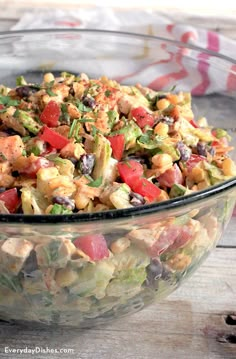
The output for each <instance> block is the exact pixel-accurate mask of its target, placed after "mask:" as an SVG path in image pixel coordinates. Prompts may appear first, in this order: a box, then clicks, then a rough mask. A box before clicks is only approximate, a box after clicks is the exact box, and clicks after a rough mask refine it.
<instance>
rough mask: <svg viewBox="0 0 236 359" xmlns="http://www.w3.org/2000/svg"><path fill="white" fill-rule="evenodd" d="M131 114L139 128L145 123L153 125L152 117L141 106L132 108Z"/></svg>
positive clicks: (145, 124)
mask: <svg viewBox="0 0 236 359" xmlns="http://www.w3.org/2000/svg"><path fill="white" fill-rule="evenodd" d="M131 115H132V117H133V118H134V119H135V121H136V122H137V125H138V126H139V127H140V128H144V127H145V126H147V125H148V126H150V127H153V125H154V117H153V116H152V115H151V114H150V113H148V112H147V111H146V110H145V108H143V107H141V106H139V107H136V108H133V109H132V110H131Z"/></svg>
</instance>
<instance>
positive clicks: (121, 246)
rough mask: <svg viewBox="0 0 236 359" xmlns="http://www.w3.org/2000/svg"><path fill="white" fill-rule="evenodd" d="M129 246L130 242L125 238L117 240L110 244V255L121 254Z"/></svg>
mask: <svg viewBox="0 0 236 359" xmlns="http://www.w3.org/2000/svg"><path fill="white" fill-rule="evenodd" d="M129 246H130V240H129V239H128V238H126V237H122V238H119V239H117V241H115V242H113V243H112V244H111V251H112V253H115V254H116V253H117V254H118V253H122V252H124V251H125V250H126V249H127V248H128V247H129Z"/></svg>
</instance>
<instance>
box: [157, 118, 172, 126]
mask: <svg viewBox="0 0 236 359" xmlns="http://www.w3.org/2000/svg"><path fill="white" fill-rule="evenodd" d="M158 122H163V123H166V124H167V125H173V123H174V119H173V118H172V117H169V116H163V117H161V118H160V119H159V121H158Z"/></svg>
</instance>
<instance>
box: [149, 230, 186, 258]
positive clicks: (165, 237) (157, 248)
mask: <svg viewBox="0 0 236 359" xmlns="http://www.w3.org/2000/svg"><path fill="white" fill-rule="evenodd" d="M179 231H180V228H179V227H177V226H176V225H170V226H169V227H166V228H165V229H164V230H163V231H162V232H161V234H160V236H159V237H158V239H157V240H156V242H154V243H153V245H152V246H151V247H149V248H148V254H149V255H150V257H152V258H154V257H156V256H159V255H160V254H161V253H163V252H164V251H165V250H166V249H167V248H168V247H169V246H171V245H172V244H173V243H174V241H175V240H176V238H177V237H178V235H179Z"/></svg>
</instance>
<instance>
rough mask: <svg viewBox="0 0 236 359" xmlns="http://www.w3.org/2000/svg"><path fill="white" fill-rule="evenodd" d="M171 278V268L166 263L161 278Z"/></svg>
mask: <svg viewBox="0 0 236 359" xmlns="http://www.w3.org/2000/svg"><path fill="white" fill-rule="evenodd" d="M170 278H171V271H170V270H169V268H168V267H167V266H166V265H164V264H163V265H162V275H161V279H163V280H170Z"/></svg>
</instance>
